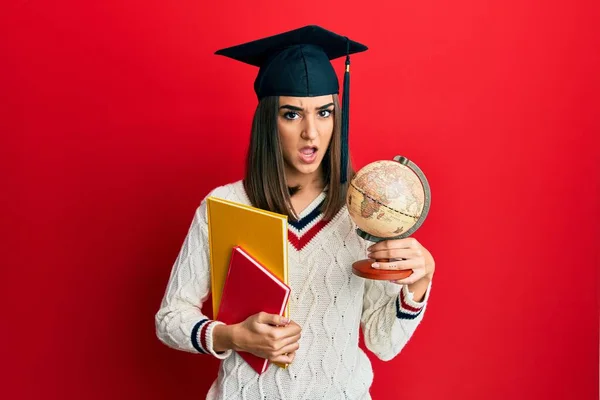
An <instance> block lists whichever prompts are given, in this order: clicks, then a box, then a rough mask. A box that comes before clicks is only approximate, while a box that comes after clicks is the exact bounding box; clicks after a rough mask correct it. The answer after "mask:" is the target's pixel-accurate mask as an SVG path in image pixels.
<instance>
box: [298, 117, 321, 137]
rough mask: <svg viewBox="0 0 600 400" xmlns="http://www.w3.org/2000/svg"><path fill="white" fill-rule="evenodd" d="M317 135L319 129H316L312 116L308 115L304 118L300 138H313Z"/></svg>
mask: <svg viewBox="0 0 600 400" xmlns="http://www.w3.org/2000/svg"><path fill="white" fill-rule="evenodd" d="M317 136H319V131H318V130H317V123H316V121H315V118H314V117H313V116H309V117H307V118H305V119H304V126H303V129H302V138H303V139H304V140H313V139H316V138H317Z"/></svg>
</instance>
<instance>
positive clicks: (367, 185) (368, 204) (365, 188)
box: [346, 156, 431, 279]
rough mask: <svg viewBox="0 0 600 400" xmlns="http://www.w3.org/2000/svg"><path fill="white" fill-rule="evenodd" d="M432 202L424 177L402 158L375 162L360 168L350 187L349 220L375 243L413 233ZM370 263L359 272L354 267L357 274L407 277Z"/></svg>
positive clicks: (368, 276) (407, 160)
mask: <svg viewBox="0 0 600 400" xmlns="http://www.w3.org/2000/svg"><path fill="white" fill-rule="evenodd" d="M430 202H431V195H430V190H429V184H428V183H427V179H426V178H425V175H424V174H423V172H422V171H421V170H420V169H419V167H418V166H417V165H416V164H415V163H414V162H412V161H410V160H409V159H408V158H406V157H403V156H396V157H394V159H393V160H381V161H375V162H372V163H370V164H368V165H366V166H365V167H363V168H361V169H360V170H359V171H358V172H357V173H356V175H355V176H354V178H353V179H352V181H351V182H350V184H349V185H348V193H347V197H346V205H347V207H348V212H349V214H350V217H351V218H352V220H353V221H354V222H355V223H356V225H357V226H358V229H357V233H358V234H359V235H360V236H361V237H362V238H363V239H366V240H370V241H373V242H379V241H381V240H388V239H401V238H404V237H407V236H410V235H411V234H413V233H414V232H415V231H416V230H417V229H418V228H419V227H420V226H421V224H422V223H423V221H424V220H425V218H426V216H427V213H428V211H429V205H430ZM381 261H388V260H381ZM371 262H372V261H369V260H362V261H359V262H357V263H355V264H360V270H358V269H359V268H358V266H354V268H353V270H354V272H355V273H356V274H357V275H360V276H363V277H366V278H371V279H402V278H403V277H406V276H407V275H406V272H405V271H383V270H375V269H373V268H371V267H370V263H371ZM400 272H401V273H400Z"/></svg>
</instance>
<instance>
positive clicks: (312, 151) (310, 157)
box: [300, 146, 319, 163]
mask: <svg viewBox="0 0 600 400" xmlns="http://www.w3.org/2000/svg"><path fill="white" fill-rule="evenodd" d="M318 150H319V149H318V148H317V147H315V146H306V147H303V148H301V149H300V158H301V159H302V161H304V162H305V163H312V162H313V161H314V160H315V159H316V157H317V151H318Z"/></svg>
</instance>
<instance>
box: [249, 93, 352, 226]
mask: <svg viewBox="0 0 600 400" xmlns="http://www.w3.org/2000/svg"><path fill="white" fill-rule="evenodd" d="M333 103H334V124H333V135H332V136H331V141H330V143H329V147H328V149H327V152H326V153H325V156H324V157H323V161H322V167H323V168H322V171H323V181H324V182H325V185H327V187H328V188H327V199H326V201H325V203H324V204H323V208H322V211H323V212H324V214H325V219H332V218H333V217H334V216H335V215H336V214H337V213H338V212H339V211H340V209H341V208H342V207H343V205H344V204H345V202H346V191H347V188H348V183H345V184H342V183H340V162H341V161H340V149H341V110H340V104H339V98H338V95H337V94H334V95H333ZM278 112H279V97H278V96H270V97H265V98H263V99H262V100H261V101H260V102H259V103H258V106H257V107H256V111H255V113H254V119H253V121H252V134H251V136H250V146H249V147H248V153H247V156H246V176H245V179H244V188H245V189H246V193H247V194H248V198H249V199H250V202H251V203H252V205H253V206H254V207H258V208H262V209H264V210H268V211H272V212H276V213H279V214H284V215H287V216H288V217H289V218H290V219H292V220H295V219H296V216H295V215H294V212H293V208H292V204H291V201H290V197H291V194H292V193H295V191H297V188H288V186H287V183H286V180H285V169H284V160H283V152H282V148H281V142H280V140H279V133H278V131H277V116H278ZM347 168H348V169H347V171H348V182H350V180H351V179H352V176H353V174H354V170H353V169H352V163H351V162H350V160H348V166H347Z"/></svg>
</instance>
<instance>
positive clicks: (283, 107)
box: [279, 104, 304, 111]
mask: <svg viewBox="0 0 600 400" xmlns="http://www.w3.org/2000/svg"><path fill="white" fill-rule="evenodd" d="M279 109H280V110H283V109H288V110H292V111H304V110H303V109H302V108H301V107H296V106H290V105H289V104H285V105H283V106H281V107H279Z"/></svg>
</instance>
